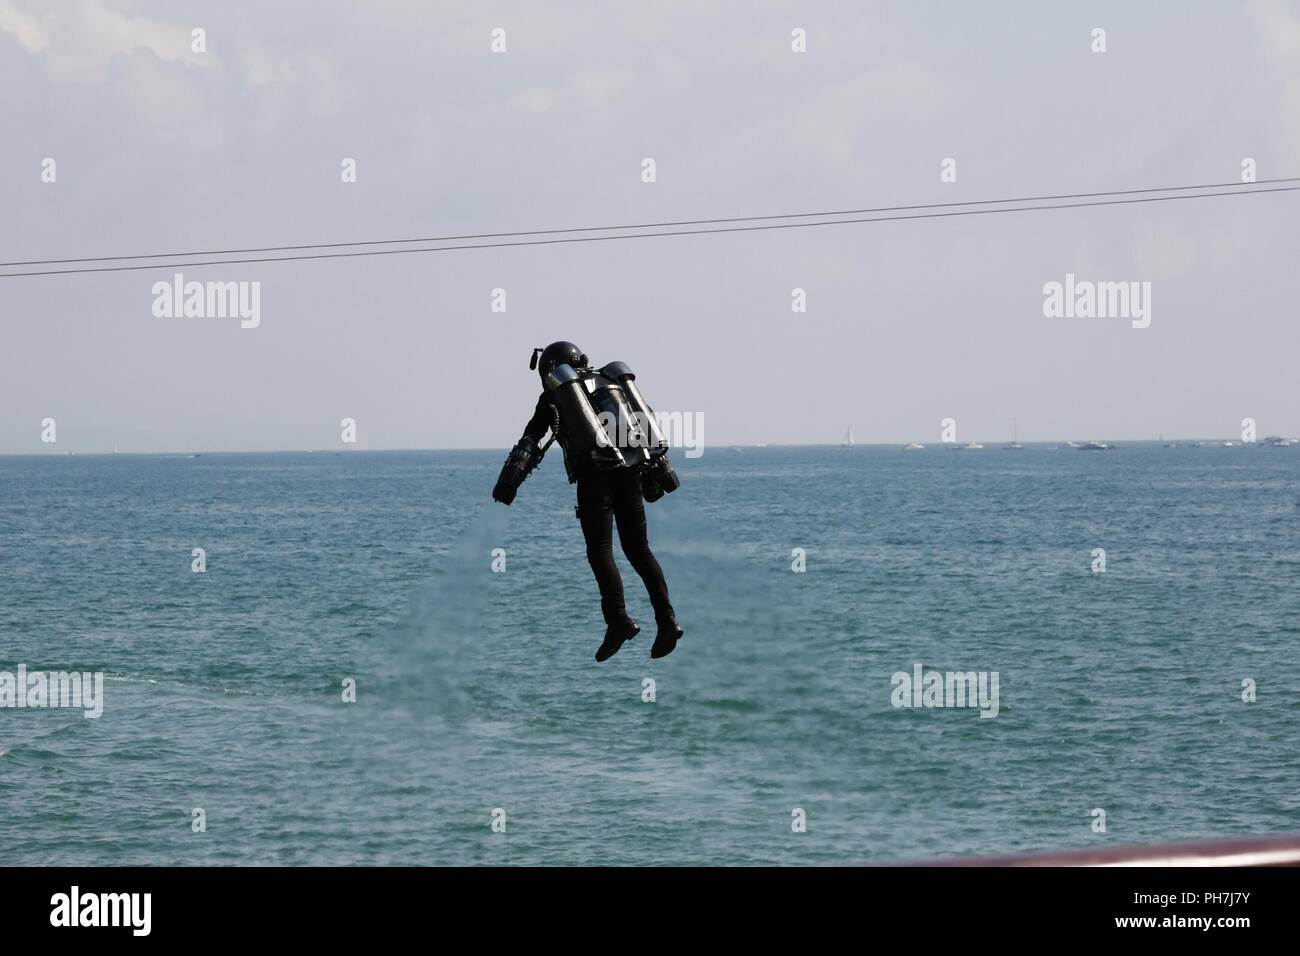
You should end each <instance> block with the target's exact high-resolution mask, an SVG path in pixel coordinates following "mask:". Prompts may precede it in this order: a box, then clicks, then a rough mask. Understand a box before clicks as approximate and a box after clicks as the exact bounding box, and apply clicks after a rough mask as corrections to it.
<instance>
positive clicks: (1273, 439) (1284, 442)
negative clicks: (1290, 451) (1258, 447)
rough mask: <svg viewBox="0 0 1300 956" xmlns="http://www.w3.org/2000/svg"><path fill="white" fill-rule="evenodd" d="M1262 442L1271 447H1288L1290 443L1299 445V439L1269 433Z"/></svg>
mask: <svg viewBox="0 0 1300 956" xmlns="http://www.w3.org/2000/svg"><path fill="white" fill-rule="evenodd" d="M1263 444H1265V445H1270V446H1272V447H1273V448H1290V447H1291V446H1292V445H1300V439H1295V438H1283V437H1282V436H1281V435H1269V436H1268V437H1267V438H1265V439H1264V441H1263Z"/></svg>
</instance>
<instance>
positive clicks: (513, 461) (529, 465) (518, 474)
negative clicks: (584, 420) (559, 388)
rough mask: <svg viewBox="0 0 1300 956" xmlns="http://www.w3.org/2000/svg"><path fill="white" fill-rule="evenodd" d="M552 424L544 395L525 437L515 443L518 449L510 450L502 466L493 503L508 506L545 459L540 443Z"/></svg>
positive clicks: (547, 401)
mask: <svg viewBox="0 0 1300 956" xmlns="http://www.w3.org/2000/svg"><path fill="white" fill-rule="evenodd" d="M551 421H552V412H551V402H550V400H549V399H548V398H547V397H546V396H545V395H542V396H541V397H540V398H539V399H537V408H536V409H534V411H533V417H532V418H530V419H529V420H528V424H527V425H526V426H525V427H524V434H523V437H522V438H520V439H519V441H517V442H516V443H515V447H514V448H512V449H511V450H510V455H509V456H508V457H507V458H506V463H505V464H504V465H502V466H501V474H500V475H499V476H498V477H497V483H496V486H495V487H493V489H492V500H493V501H499V502H501V503H502V504H503V505H508V504H510V503H511V502H512V501H514V500H515V494H516V493H517V492H518V491H519V486H520V485H522V484H523V483H524V479H525V478H527V477H528V476H529V475H530V474H531V473H532V470H533V469H534V468H536V467H537V463H538V462H540V461H541V460H542V451H541V448H540V446H539V442H540V441H541V440H542V436H543V435H545V434H546V430H547V429H548V428H550V427H551Z"/></svg>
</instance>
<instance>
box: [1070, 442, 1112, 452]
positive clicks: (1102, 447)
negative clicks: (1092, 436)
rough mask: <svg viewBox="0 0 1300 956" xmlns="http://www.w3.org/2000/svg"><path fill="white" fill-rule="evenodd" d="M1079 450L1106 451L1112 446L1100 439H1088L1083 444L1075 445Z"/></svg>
mask: <svg viewBox="0 0 1300 956" xmlns="http://www.w3.org/2000/svg"><path fill="white" fill-rule="evenodd" d="M1074 447H1075V448H1077V449H1079V451H1106V450H1107V449H1109V448H1110V447H1111V446H1110V445H1107V444H1106V443H1105V442H1100V441H1086V442H1084V443H1083V444H1082V445H1075V446H1074Z"/></svg>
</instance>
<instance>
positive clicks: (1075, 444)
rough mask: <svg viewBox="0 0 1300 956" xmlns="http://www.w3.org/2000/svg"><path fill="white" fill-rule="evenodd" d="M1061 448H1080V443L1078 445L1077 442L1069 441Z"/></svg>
mask: <svg viewBox="0 0 1300 956" xmlns="http://www.w3.org/2000/svg"><path fill="white" fill-rule="evenodd" d="M1061 447H1062V448H1078V447H1079V443H1078V442H1077V441H1073V440H1070V441H1067V442H1066V443H1065V444H1064V445H1062V446H1061Z"/></svg>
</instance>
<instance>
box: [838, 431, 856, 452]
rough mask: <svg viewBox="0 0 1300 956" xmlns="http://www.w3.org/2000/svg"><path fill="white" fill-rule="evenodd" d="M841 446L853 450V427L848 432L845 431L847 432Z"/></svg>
mask: <svg viewBox="0 0 1300 956" xmlns="http://www.w3.org/2000/svg"><path fill="white" fill-rule="evenodd" d="M840 444H842V445H843V446H844V447H845V448H852V447H853V428H852V427H850V428H848V429H847V430H845V432H844V441H843V442H841V443H840Z"/></svg>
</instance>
